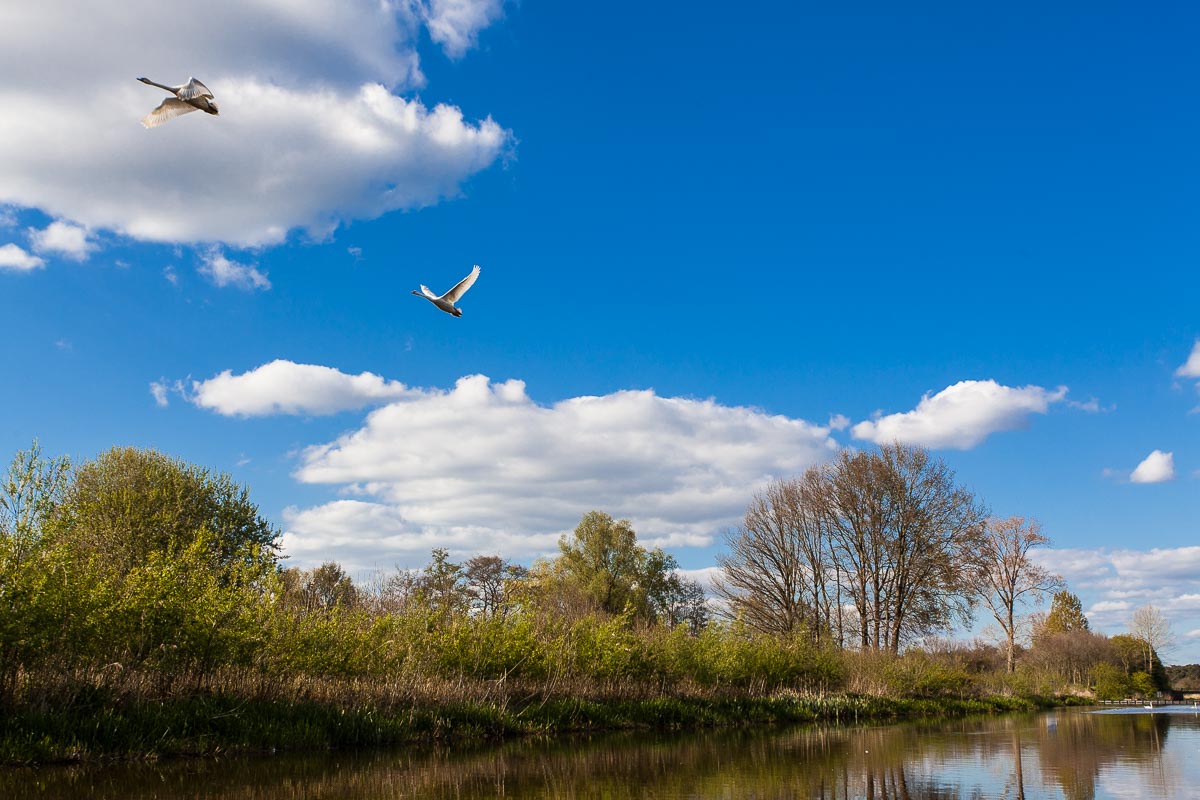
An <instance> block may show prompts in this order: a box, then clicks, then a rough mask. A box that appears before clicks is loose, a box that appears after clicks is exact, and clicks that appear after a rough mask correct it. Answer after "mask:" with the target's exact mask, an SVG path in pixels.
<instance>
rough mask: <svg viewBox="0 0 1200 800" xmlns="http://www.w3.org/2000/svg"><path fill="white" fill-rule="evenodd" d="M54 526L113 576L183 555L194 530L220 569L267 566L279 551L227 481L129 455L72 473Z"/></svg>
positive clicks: (155, 456) (113, 454) (115, 453)
mask: <svg viewBox="0 0 1200 800" xmlns="http://www.w3.org/2000/svg"><path fill="white" fill-rule="evenodd" d="M54 522H55V527H56V528H57V529H58V530H59V531H60V532H61V535H63V536H66V537H68V538H70V539H71V540H72V542H73V543H74V544H75V545H76V546H77V547H78V548H80V549H81V550H83V551H88V552H92V553H95V554H97V555H99V556H100V557H102V558H103V559H104V560H105V561H106V562H108V563H109V564H110V565H112V566H114V567H115V568H117V569H130V568H132V567H133V566H134V565H135V564H137V563H138V562H139V561H141V560H143V559H145V558H146V557H148V556H149V555H150V554H151V553H160V554H161V553H167V552H169V551H171V549H172V548H179V547H184V548H186V547H187V546H188V545H189V544H190V543H191V542H192V541H193V539H194V537H195V536H196V533H197V532H198V531H200V530H206V531H208V532H209V533H210V534H211V540H210V542H211V545H212V547H213V555H214V557H215V559H216V563H217V564H218V565H221V566H225V565H230V564H232V563H233V562H235V561H237V560H239V559H245V558H251V557H253V558H260V559H265V560H268V561H271V562H272V563H273V561H274V558H275V550H276V548H277V546H278V544H277V538H278V532H277V531H276V530H275V529H274V528H273V527H272V526H271V525H270V523H268V522H267V521H266V520H265V519H263V518H262V517H261V516H260V515H259V513H258V507H257V506H256V505H254V503H252V502H251V501H250V497H249V493H248V491H247V490H246V488H245V487H243V486H240V485H238V484H237V483H235V482H234V481H233V479H232V478H231V477H230V476H229V475H227V474H225V473H212V472H210V471H209V470H207V469H204V468H202V467H197V466H195V465H191V464H187V463H185V462H183V461H179V460H177V459H173V458H171V457H169V456H166V455H163V454H162V453H158V452H156V451H154V450H139V449H137V448H132V447H115V448H113V449H112V450H109V451H107V452H105V453H102V454H101V455H100V456H98V457H97V458H96V459H95V460H94V461H90V462H86V463H84V464H83V465H81V466H80V467H79V468H78V469H77V470H75V473H74V475H73V477H72V479H71V482H70V485H69V486H68V487H67V488H66V491H65V492H64V497H63V500H62V502H61V503H60V504H59V506H58V508H57V510H56V513H55V520H54Z"/></svg>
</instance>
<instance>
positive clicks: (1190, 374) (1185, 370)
mask: <svg viewBox="0 0 1200 800" xmlns="http://www.w3.org/2000/svg"><path fill="white" fill-rule="evenodd" d="M1175 375H1176V376H1177V377H1180V378H1200V339H1197V340H1196V343H1195V344H1194V345H1192V354H1191V355H1190V356H1188V360H1187V361H1185V362H1183V363H1182V364H1180V365H1179V369H1177V370H1175Z"/></svg>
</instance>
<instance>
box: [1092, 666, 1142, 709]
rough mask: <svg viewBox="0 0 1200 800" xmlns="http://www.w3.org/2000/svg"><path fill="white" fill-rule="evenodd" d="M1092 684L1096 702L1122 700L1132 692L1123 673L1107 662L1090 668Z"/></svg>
mask: <svg viewBox="0 0 1200 800" xmlns="http://www.w3.org/2000/svg"><path fill="white" fill-rule="evenodd" d="M1092 684H1093V686H1094V687H1095V690H1094V691H1095V693H1096V699H1097V700H1123V699H1125V698H1126V697H1128V696H1129V695H1130V693H1131V692H1132V690H1133V686H1132V684H1131V683H1130V680H1129V676H1128V675H1126V674H1125V671H1124V670H1123V669H1121V668H1120V667H1118V666H1116V665H1114V664H1109V663H1108V662H1107V661H1102V662H1101V663H1099V664H1096V665H1095V666H1094V667H1092Z"/></svg>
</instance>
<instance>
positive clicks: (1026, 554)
mask: <svg viewBox="0 0 1200 800" xmlns="http://www.w3.org/2000/svg"><path fill="white" fill-rule="evenodd" d="M1048 544H1050V540H1049V539H1047V538H1046V537H1045V536H1043V535H1042V529H1041V525H1040V524H1038V522H1037V520H1028V521H1026V520H1025V519H1024V518H1022V517H1009V518H1008V519H992V520H988V524H987V527H986V528H985V529H984V535H983V537H982V539H981V540H980V551H979V556H978V570H979V585H980V595H981V596H982V598H983V601H984V603H986V604H987V607H988V608H989V609H990V610H991V612H992V616H993V617H995V619H996V622H998V623H999V624H1000V627H1001V629H1002V630H1003V631H1004V635H1005V638H1006V642H1005V645H1006V661H1007V665H1008V666H1007V669H1008V672H1010V673H1011V672H1013V671H1014V670H1015V669H1016V663H1015V661H1016V658H1015V652H1016V638H1017V618H1016V608H1017V604H1018V603H1020V602H1021V601H1022V598H1026V597H1028V599H1032V600H1037V599H1040V598H1041V597H1042V596H1043V595H1046V594H1049V593H1051V592H1053V591H1056V590H1057V589H1060V588H1062V587H1063V585H1064V584H1063V579H1062V578H1061V577H1060V576H1058V575H1055V574H1053V573H1051V572H1050V571H1049V570H1047V569H1046V568H1045V567H1043V566H1041V565H1040V564H1038V563H1037V562H1035V561H1033V559H1032V558H1030V551H1031V550H1033V549H1034V548H1036V547H1045V546H1047V545H1048Z"/></svg>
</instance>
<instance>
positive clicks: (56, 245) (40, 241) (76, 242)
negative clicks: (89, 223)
mask: <svg viewBox="0 0 1200 800" xmlns="http://www.w3.org/2000/svg"><path fill="white" fill-rule="evenodd" d="M29 241H30V243H31V244H32V245H33V249H34V250H36V251H37V252H39V253H57V254H59V255H61V256H65V257H67V258H70V259H72V260H74V261H84V260H85V259H87V257H88V255H89V254H90V253H91V252H92V250H94V249H95V245H94V244H93V243H92V242H91V241H89V240H88V232H87V229H85V228H82V227H80V226H78V225H72V224H71V223H69V222H63V221H61V220H58V221H55V222H51V223H50V224H49V225H48V226H46V227H45V228H44V229H42V230H40V231H39V230H36V229H34V228H30V229H29Z"/></svg>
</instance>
